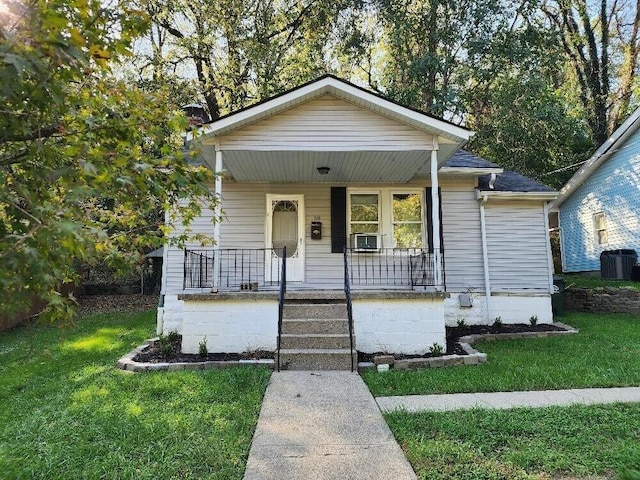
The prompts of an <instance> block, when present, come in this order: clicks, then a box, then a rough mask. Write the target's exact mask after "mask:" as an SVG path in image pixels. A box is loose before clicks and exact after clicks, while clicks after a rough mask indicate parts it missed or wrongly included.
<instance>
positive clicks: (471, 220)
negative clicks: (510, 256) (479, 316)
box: [442, 180, 485, 292]
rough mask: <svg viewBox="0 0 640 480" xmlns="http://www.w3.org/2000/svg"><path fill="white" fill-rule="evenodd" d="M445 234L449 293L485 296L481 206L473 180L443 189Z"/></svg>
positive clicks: (443, 226)
mask: <svg viewBox="0 0 640 480" xmlns="http://www.w3.org/2000/svg"><path fill="white" fill-rule="evenodd" d="M442 232H443V237H444V260H445V273H446V282H447V290H448V291H452V292H456V291H462V292H464V291H466V290H468V289H473V291H482V292H484V290H485V289H484V270H483V266H482V238H481V234H480V206H479V205H478V201H477V200H476V194H475V189H474V181H473V180H459V181H457V182H455V183H444V184H443V185H442Z"/></svg>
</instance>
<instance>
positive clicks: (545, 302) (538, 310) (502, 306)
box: [444, 293, 553, 327]
mask: <svg viewBox="0 0 640 480" xmlns="http://www.w3.org/2000/svg"><path fill="white" fill-rule="evenodd" d="M450 295H451V296H450V297H449V298H447V299H445V301H444V310H445V311H444V318H445V323H446V325H447V326H448V327H455V326H457V324H458V321H459V320H464V323H465V324H466V325H492V324H493V322H494V321H495V319H496V318H497V317H500V320H501V321H502V323H505V324H506V323H525V324H529V321H530V319H531V317H532V316H534V315H535V316H536V317H538V323H553V314H552V312H551V296H550V295H544V294H540V295H531V294H522V295H517V294H497V295H492V296H491V298H490V307H489V308H490V313H489V315H487V297H486V296H485V295H484V294H470V295H471V300H472V304H473V305H472V306H471V307H461V306H460V299H459V296H460V295H461V294H458V293H451V294H450Z"/></svg>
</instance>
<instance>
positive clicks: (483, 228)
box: [480, 193, 491, 325]
mask: <svg viewBox="0 0 640 480" xmlns="http://www.w3.org/2000/svg"><path fill="white" fill-rule="evenodd" d="M487 200H488V196H487V194H486V193H485V194H484V195H482V196H481V198H480V234H481V238H482V265H483V267H484V291H485V298H486V304H487V325H489V324H490V322H491V281H490V280H489V251H488V248H487V222H486V219H485V214H484V204H485V203H487Z"/></svg>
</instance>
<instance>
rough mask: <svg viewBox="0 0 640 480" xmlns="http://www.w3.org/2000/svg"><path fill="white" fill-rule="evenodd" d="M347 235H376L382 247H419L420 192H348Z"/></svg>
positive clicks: (421, 232) (421, 221) (421, 242)
mask: <svg viewBox="0 0 640 480" xmlns="http://www.w3.org/2000/svg"><path fill="white" fill-rule="evenodd" d="M348 214H349V219H348V224H349V234H350V235H351V236H353V235H354V234H356V233H365V234H377V235H379V236H380V239H381V246H382V247H383V248H422V247H423V245H424V244H425V242H424V218H425V217H424V195H423V191H421V190H411V189H409V190H397V189H392V188H381V189H379V190H361V189H350V190H349V208H348Z"/></svg>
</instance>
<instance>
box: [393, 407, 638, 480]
mask: <svg viewBox="0 0 640 480" xmlns="http://www.w3.org/2000/svg"><path fill="white" fill-rule="evenodd" d="M385 418H386V420H387V423H388V424H389V426H390V427H391V430H392V431H393V433H394V435H395V437H396V439H397V440H398V442H399V443H400V445H401V446H402V448H403V450H404V451H405V453H406V455H407V458H408V459H409V461H410V462H411V464H412V465H413V468H414V470H415V471H416V473H417V475H418V478H420V479H429V480H438V479H442V480H448V479H452V478H455V479H468V480H524V479H541V478H544V479H548V478H558V479H578V478H593V477H592V475H597V478H613V477H614V476H616V478H621V479H623V478H624V479H627V478H628V479H638V478H640V475H639V474H638V471H637V470H638V468H640V404H629V405H622V404H618V405H606V406H605V405H592V406H583V405H576V406H571V407H549V408H539V409H531V408H526V409H513V410H466V411H457V412H446V413H417V414H410V413H406V412H395V413H390V414H387V415H385ZM616 474H617V475H616Z"/></svg>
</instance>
